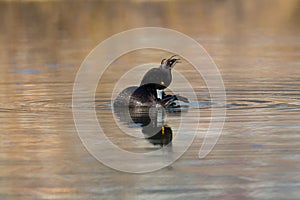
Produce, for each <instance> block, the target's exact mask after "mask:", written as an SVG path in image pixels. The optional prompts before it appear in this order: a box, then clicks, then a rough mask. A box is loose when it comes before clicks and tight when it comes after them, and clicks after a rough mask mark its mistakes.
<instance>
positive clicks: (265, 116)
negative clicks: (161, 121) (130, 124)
mask: <svg viewBox="0 0 300 200" xmlns="http://www.w3.org/2000/svg"><path fill="white" fill-rule="evenodd" d="M145 26H158V27H165V28H171V29H174V30H177V31H180V32H182V33H184V34H187V35H188V36H190V37H192V38H194V39H195V40H196V41H198V42H199V43H200V44H202V45H203V47H204V48H205V49H206V50H207V52H208V53H209V54H210V55H211V57H212V58H213V59H214V61H215V62H216V64H217V66H218V68H219V70H220V72H221V74H222V76H223V79H224V84H225V87H226V90H227V101H228V102H227V105H226V107H227V119H226V124H225V126H224V131H223V133H222V136H221V138H220V140H219V142H218V144H217V145H216V147H215V148H214V150H213V151H212V152H211V154H210V155H209V156H208V157H206V158H205V159H203V160H199V159H198V157H197V154H198V150H199V147H200V146H201V143H202V139H203V134H205V131H206V129H207V127H208V124H209V116H210V108H209V104H205V102H207V101H209V94H208V93H207V89H206V86H205V84H204V83H203V82H198V81H199V80H198V79H196V78H193V71H192V70H190V68H189V67H186V68H185V67H183V68H182V69H181V70H182V73H183V74H185V76H186V77H189V80H190V81H191V82H194V83H195V85H196V87H195V90H196V91H198V92H199V94H198V95H199V98H200V99H199V101H200V102H204V104H205V106H204V107H203V108H202V109H200V110H199V109H196V110H195V109H193V108H191V110H190V111H189V112H201V116H202V117H203V118H202V124H201V125H202V126H201V128H200V129H201V130H200V132H201V133H202V134H200V135H199V138H198V139H197V140H196V141H195V142H194V144H193V145H192V147H191V148H190V149H189V150H188V151H187V152H186V153H185V154H184V156H183V157H182V158H180V159H179V160H178V161H177V162H175V163H174V164H173V165H171V166H170V167H168V168H165V169H162V170H159V171H157V172H153V173H148V174H142V175H132V174H126V173H121V172H117V171H115V170H112V169H110V168H108V167H106V166H104V165H102V164H101V163H99V162H98V161H97V160H96V159H94V158H93V157H92V156H91V155H90V154H89V153H88V152H87V151H86V149H85V148H84V147H83V145H82V143H81V142H80V140H79V138H78V136H77V133H76V130H75V126H74V122H73V118H72V87H73V82H74V79H75V76H76V72H77V70H78V69H79V67H80V64H81V63H82V62H83V60H84V58H85V57H86V56H87V55H88V53H89V52H90V51H91V50H92V49H93V48H94V47H96V45H98V44H99V43H100V42H101V41H103V40H105V39H106V38H108V37H110V36H112V35H113V34H116V33H119V32H121V31H125V30H128V29H131V28H139V27H145ZM299 35H300V1H298V0H285V1H283V0H272V1H270V0H253V1H240V0H200V1H199V0H186V1H183V0H182V1H180V0H153V1H150V0H131V1H130V0H126V1H121V0H120V1H96V0H86V1H79V0H78V1H69V0H24V1H22V0H11V1H9V0H2V1H0V199H1V200H2V199H5V200H6V199H150V198H155V199H219V198H222V199H298V198H299V195H300V192H299V191H300V190H299V188H300V173H299V172H300V156H299V155H300V145H299V144H300V132H299V130H300V125H299V120H300V112H299V111H300V37H299ZM174 42H176V41H174ZM120 45H122V44H120ZM169 55H170V54H169V53H166V52H161V51H151V52H150V51H149V52H147V51H146V52H140V53H138V52H137V53H136V54H134V55H132V56H130V55H129V56H128V58H123V60H122V59H121V60H120V62H117V63H115V65H116V66H118V67H119V71H118V70H116V71H112V73H109V74H108V76H106V78H107V79H108V80H109V79H113V78H114V80H115V79H116V77H118V76H121V75H122V74H121V73H124V70H123V71H122V68H121V67H120V66H122V65H124V66H130V65H132V66H135V65H136V64H138V63H143V62H150V61H151V62H160V60H161V59H162V58H164V57H165V56H169ZM121 61H122V62H121ZM179 70H180V69H179ZM110 76H111V77H110ZM107 83H108V84H114V82H109V81H108V82H107ZM202 83H203V84H202ZM110 95H111V94H109V91H104V92H101V88H100V89H99V91H98V92H97V95H96V96H97V99H96V101H97V105H98V106H99V110H100V111H99V112H100V114H99V116H100V118H101V116H108V115H111V109H110V107H109V104H110V97H111V96H110ZM101 112H102V113H101ZM176 120H178V118H176V116H173V117H172V116H170V119H169V123H171V124H172V121H173V122H176ZM108 121H109V120H107V121H106V123H110V122H108ZM191 123H193V122H192V121H191ZM114 126H115V124H114V123H113V124H107V130H108V134H111V133H114V132H118V131H119V130H118V129H114V128H112V127H114ZM173 127H175V129H176V123H175V125H174V126H173ZM133 131H139V130H138V129H137V128H136V129H134V130H133ZM111 137H112V139H113V140H114V138H113V137H114V136H113V135H111ZM115 140H117V143H121V146H122V145H123V146H125V147H124V148H127V149H138V150H142V149H145V148H152V146H151V144H148V143H146V142H145V141H144V142H138V143H137V144H136V146H135V147H132V146H127V147H126V143H125V144H124V141H125V140H123V138H122V137H121V138H120V137H118V138H115ZM121 163H122V162H121Z"/></svg>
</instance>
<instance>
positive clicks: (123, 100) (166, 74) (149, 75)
mask: <svg viewBox="0 0 300 200" xmlns="http://www.w3.org/2000/svg"><path fill="white" fill-rule="evenodd" d="M179 62H180V58H178V56H177V55H173V56H171V57H170V58H168V59H165V58H164V59H162V61H161V62H160V65H159V66H158V67H155V68H152V69H150V70H149V71H147V72H146V73H145V75H144V76H143V78H142V81H141V83H140V85H139V86H130V87H128V88H126V89H124V90H123V91H122V92H120V94H118V96H117V97H116V99H115V100H114V104H113V106H114V107H129V108H136V107H145V108H149V107H152V106H157V105H158V106H162V107H165V108H167V107H172V106H174V105H176V103H175V101H176V100H180V101H183V102H188V99H187V98H185V97H182V96H179V95H167V94H166V93H165V92H164V90H165V89H166V88H167V87H169V86H170V84H171V82H172V69H173V68H174V66H175V65H176V63H179Z"/></svg>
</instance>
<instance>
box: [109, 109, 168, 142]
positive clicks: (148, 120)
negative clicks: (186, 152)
mask: <svg viewBox="0 0 300 200" xmlns="http://www.w3.org/2000/svg"><path fill="white" fill-rule="evenodd" d="M114 113H115V115H116V116H117V117H118V118H119V119H120V121H121V122H123V123H126V124H127V125H133V124H134V126H140V127H141V128H142V133H143V135H144V137H145V139H146V140H148V141H149V142H150V143H152V144H153V145H160V146H166V145H168V144H170V143H171V141H172V139H173V132H172V129H171V127H169V126H168V125H167V124H165V121H164V119H165V116H166V111H165V109H164V108H163V107H150V108H145V107H140V108H124V107H123V108H122V107H115V108H114Z"/></svg>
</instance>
